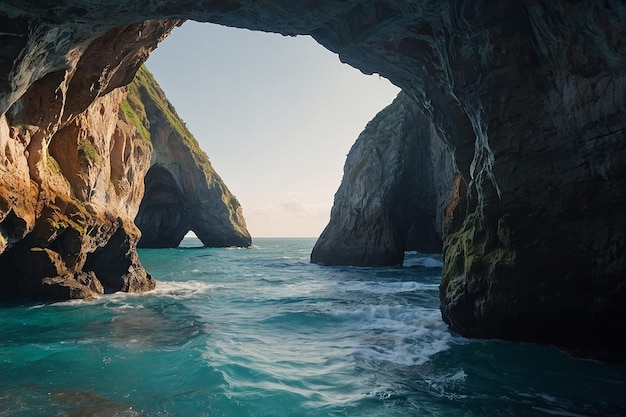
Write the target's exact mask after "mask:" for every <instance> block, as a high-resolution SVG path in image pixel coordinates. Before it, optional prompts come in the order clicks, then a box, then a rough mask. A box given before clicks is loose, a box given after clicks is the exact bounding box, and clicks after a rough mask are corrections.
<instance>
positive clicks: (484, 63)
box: [0, 0, 626, 358]
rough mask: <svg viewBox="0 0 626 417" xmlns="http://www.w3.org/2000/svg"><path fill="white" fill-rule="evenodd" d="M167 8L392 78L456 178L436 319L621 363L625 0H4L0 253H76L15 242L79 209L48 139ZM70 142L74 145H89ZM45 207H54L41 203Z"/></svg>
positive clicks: (133, 61) (152, 39)
mask: <svg viewBox="0 0 626 417" xmlns="http://www.w3.org/2000/svg"><path fill="white" fill-rule="evenodd" d="M168 18H175V19H185V18H189V19H195V20H199V21H209V22H214V23H221V24H226V25H231V26H239V27H247V28H249V29H260V30H267V31H275V32H279V33H283V34H286V35H295V34H304V33H306V34H311V35H312V36H313V37H314V38H315V39H316V40H318V42H320V43H321V44H322V45H324V46H325V47H327V48H328V49H330V50H332V51H335V52H337V53H339V55H340V57H341V59H342V60H343V61H344V62H348V63H350V64H351V65H353V66H355V67H357V68H359V69H361V70H362V71H364V72H366V73H373V72H378V73H380V74H381V75H383V76H385V77H386V78H388V79H390V80H391V81H392V82H394V83H395V84H396V85H398V86H400V87H401V88H402V89H403V90H404V91H405V92H406V94H408V95H409V96H410V97H412V98H413V99H414V100H415V101H416V102H417V103H419V105H420V106H421V107H422V110H423V112H424V114H425V115H426V116H427V118H428V119H429V120H430V121H431V122H432V124H433V126H434V127H435V129H436V131H437V133H438V135H439V136H440V137H441V138H442V140H443V141H444V142H446V143H447V144H448V145H449V146H450V147H451V148H452V149H453V152H454V159H455V163H456V167H457V168H458V171H459V173H460V177H459V180H458V181H457V182H456V183H455V190H454V195H455V198H454V200H453V204H452V205H451V206H450V207H449V208H448V210H447V213H448V216H447V219H446V221H445V224H446V231H445V236H444V252H445V268H444V276H443V280H442V284H441V307H442V314H443V317H444V319H445V320H446V321H447V322H448V323H449V324H450V326H451V327H452V328H453V329H454V330H456V331H457V332H459V333H461V334H463V335H468V336H475V337H503V338H509V339H520V340H529V341H540V342H546V343H553V344H557V345H559V346H565V347H570V348H579V349H589V350H590V351H591V352H593V353H594V354H596V355H599V354H600V353H599V349H605V350H606V351H607V352H613V353H616V354H617V355H619V356H620V357H621V358H624V354H623V352H624V351H626V350H625V348H626V336H624V334H623V332H619V331H615V329H621V328H622V327H623V324H624V322H625V321H626V281H625V279H624V277H625V276H626V264H625V256H624V253H625V252H626V247H625V245H626V244H625V243H624V242H626V210H624V208H625V207H626V184H625V183H624V182H625V181H626V175H625V174H626V140H625V139H626V137H625V136H626V117H625V116H624V114H625V110H626V97H625V93H624V92H625V91H626V38H625V37H624V36H623V28H624V27H625V24H626V6H625V5H624V4H623V3H622V2H615V1H612V2H611V1H609V2H570V1H565V0H555V1H550V2H548V1H544V0H523V1H516V2H497V1H493V0H478V1H471V2H470V1H452V0H450V1H439V0H437V1H434V0H390V1H385V2H380V1H375V0H369V1H362V0H358V1H357V0H346V1H341V2H337V1H331V0H319V1H315V2H311V1H308V0H290V1H287V0H284V1H281V0H277V1H272V2H258V1H255V0H225V1H206V2H189V1H169V2H162V1H156V0H154V1H153V0H142V1H135V2H131V1H123V0H122V1H118V2H116V3H115V4H111V5H108V6H107V7H102V6H101V3H99V2H92V1H89V0H66V1H58V2H55V3H54V6H53V7H51V6H50V2H44V1H32V2H29V3H28V5H25V4H24V2H19V1H15V0H4V1H0V23H1V25H2V31H1V33H0V37H1V38H2V39H0V41H1V45H2V47H1V48H0V114H2V115H3V116H2V118H1V119H0V138H1V139H0V140H1V141H2V143H1V145H2V146H0V152H2V154H1V155H0V158H1V159H0V160H1V161H2V164H0V166H2V168H1V169H2V170H3V171H2V183H1V184H0V193H1V194H2V196H3V197H2V203H1V204H0V213H2V214H1V217H0V218H1V224H2V226H1V234H2V247H3V248H4V249H3V250H4V251H5V252H6V251H11V250H18V248H21V249H19V250H22V251H24V253H28V254H29V256H33V257H43V258H45V259H48V261H46V262H45V263H43V264H41V265H48V266H47V267H46V268H50V269H51V270H56V268H61V267H60V266H58V265H60V263H59V262H61V261H62V262H63V265H65V267H67V265H73V264H72V262H74V261H73V260H72V259H75V258H76V252H74V251H73V249H72V248H73V247H76V246H72V245H77V246H80V245H83V244H87V243H85V242H83V241H82V240H79V241H76V240H72V239H69V238H68V240H70V241H71V242H74V243H73V244H71V245H68V246H64V249H67V250H65V251H56V250H54V253H56V254H57V255H58V256H57V255H51V254H50V253H49V252H46V250H48V251H50V250H53V249H50V245H48V246H45V245H43V246H35V245H32V244H30V243H20V242H24V240H25V239H24V238H25V237H26V236H27V235H30V234H32V232H33V231H34V228H35V224H36V223H38V222H37V220H38V219H41V218H43V217H42V216H45V215H47V216H48V217H50V218H51V219H52V220H54V219H59V218H60V214H65V213H67V214H66V217H68V219H70V220H71V219H73V218H78V219H80V218H82V217H81V215H82V216H84V217H87V216H86V215H85V214H84V213H82V212H80V213H81V214H77V213H78V211H80V210H78V211H77V210H75V209H74V205H71V204H68V205H67V206H66V205H65V203H63V202H59V203H55V205H52V204H51V203H50V202H51V201H54V199H53V198H52V197H51V196H54V198H56V197H57V196H59V195H61V193H57V192H54V193H50V192H46V191H45V190H51V189H52V188H51V187H52V186H53V185H50V183H54V187H64V186H67V187H70V186H72V187H76V185H75V184H77V181H78V180H75V181H70V185H67V184H65V183H64V182H63V181H61V180H60V179H59V178H58V176H54V175H44V174H42V172H44V171H45V170H46V169H48V168H47V166H44V164H43V163H42V162H41V161H43V160H44V159H47V158H44V156H46V157H47V153H46V152H45V149H47V146H46V145H47V144H48V143H49V140H50V139H52V137H53V136H54V134H55V133H56V132H57V131H59V130H60V129H63V128H64V127H66V126H69V125H71V124H72V123H75V122H77V121H79V120H83V118H84V117H88V115H87V116H86V115H85V111H87V110H88V109H91V110H92V112H94V111H95V110H97V107H92V106H97V102H98V100H99V98H100V97H102V96H104V95H105V94H106V93H108V92H110V91H112V90H113V88H115V87H118V86H119V85H122V84H124V83H126V82H129V81H130V77H131V76H132V74H134V72H135V70H136V69H137V68H138V67H139V65H138V64H139V63H140V62H141V61H142V60H143V59H144V58H145V54H147V52H148V51H149V49H150V48H152V47H153V46H154V44H155V43H156V42H157V41H158V39H159V38H160V37H161V36H163V35H164V34H165V33H166V32H167V30H168V29H169V27H171V25H172V24H176V23H177V22H175V21H174V22H173V21H150V20H151V19H168ZM147 21H149V22H148V23H135V22H147ZM42 108H45V109H46V111H45V112H43V111H38V110H37V109H42ZM95 113H97V111H95ZM94 116H95V114H94ZM85 122H86V120H85ZM81 143H82V144H83V145H84V144H85V143H84V141H83V142H78V143H77V144H76V145H75V147H76V148H77V149H83V153H84V154H85V155H89V149H88V147H87V148H85V147H84V146H83V147H81V146H79V145H80V144H81ZM27 147H28V148H29V149H28V152H26V148H27ZM104 151H105V152H106V150H104ZM27 155H28V156H27ZM29 164H30V165H29ZM26 166H29V169H28V170H26V169H25V167H26ZM62 168H63V167H62ZM83 177H84V179H83V181H86V182H89V181H88V179H87V177H86V176H84V175H83ZM55 179H58V181H57V182H58V184H57V183H55ZM44 184H45V185H44ZM64 184H65V185H64ZM90 186H91V184H90ZM86 190H87V189H86ZM78 191H80V189H79V190H78ZM88 191H89V192H91V189H88ZM74 193H77V191H74ZM96 194H97V193H96ZM77 195H78V194H77ZM88 195H89V194H88ZM94 198H99V197H94ZM72 201H73V200H72ZM90 201H91V200H90ZM96 201H97V200H96ZM57 204H58V205H57ZM52 206H53V207H56V208H57V209H58V210H55V209H51V210H50V211H51V213H50V214H49V215H48V214H44V213H48V212H45V211H44V209H45V208H46V207H52ZM94 207H95V208H94ZM92 210H93V212H94V214H90V215H89V216H94V217H95V216H100V217H101V218H102V219H111V220H110V222H109V223H107V221H104V222H103V223H107V224H109V225H110V228H109V229H107V231H106V232H104V231H103V230H102V231H100V230H101V229H97V228H96V226H95V223H93V226H94V228H95V230H96V232H95V233H96V234H97V235H98V236H106V235H107V233H111V232H110V230H111V229H115V230H119V229H120V226H119V223H120V222H119V221H117V220H113V219H117V218H118V217H115V216H111V217H106V216H105V214H111V215H112V214H114V213H115V214H117V213H118V212H120V213H122V212H123V209H122V208H119V209H118V208H115V210H113V209H109V208H107V209H104V208H101V206H99V205H95V204H92ZM55 213H59V214H55ZM86 213H90V212H87V211H86ZM71 216H74V217H71ZM90 218H91V217H90ZM120 218H122V219H123V217H122V216H120ZM48 224H61V223H60V222H56V223H55V222H54V221H50V222H48ZM64 224H70V223H69V222H65V223H64ZM89 224H90V225H92V223H89ZM98 224H101V223H98ZM70 225H71V224H70ZM130 228H132V225H131V227H129V228H128V230H130ZM68 229H72V228H71V227H69V228H67V229H64V230H68ZM38 230H39V229H38ZM51 230H57V229H55V228H52V229H51ZM72 233H74V234H77V235H79V236H91V235H89V234H85V235H82V234H80V233H76V232H72ZM72 233H70V234H69V236H71V234H72ZM92 233H94V232H92ZM100 233H101V234H100ZM120 233H121V232H120ZM42 234H44V233H42ZM53 235H54V233H52V234H50V236H51V237H52V236H53ZM54 236H56V235H54ZM125 236H128V237H129V239H130V240H131V241H132V238H131V237H130V236H132V233H126V235H125ZM54 239H56V238H54ZM123 240H124V239H120V241H123ZM107 242H108V240H107ZM59 244H60V243H59ZM131 244H132V242H131ZM97 245H100V246H98V247H99V248H102V247H103V245H105V244H104V243H103V241H99V243H98V244H97ZM34 248H40V249H37V250H34ZM31 249H32V250H31ZM120 251H123V250H122V249H120ZM63 252H64V253H65V254H63ZM120 253H121V252H120ZM67 254H71V256H70V257H67ZM62 256H65V257H66V258H62ZM77 261H78V262H82V260H81V259H77ZM30 264H31V265H32V264H33V263H30ZM14 268H18V269H16V270H19V271H20V272H19V273H20V274H25V276H26V275H27V274H30V272H28V271H27V270H26V269H27V268H26V266H24V265H22V266H14ZM19 268H22V269H19ZM61 269H62V268H61ZM71 270H72V271H75V270H76V269H75V268H74V269H71ZM3 271H4V270H3ZM68 271H69V269H68ZM58 272H61V271H58ZM57 275H58V276H61V275H62V274H60V273H59V274H57ZM80 279H82V280H83V281H86V282H87V281H89V275H88V273H86V274H85V275H83V276H82V277H81V278H80ZM3 280H6V279H5V278H4V277H3Z"/></svg>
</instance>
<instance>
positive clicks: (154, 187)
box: [135, 164, 191, 248]
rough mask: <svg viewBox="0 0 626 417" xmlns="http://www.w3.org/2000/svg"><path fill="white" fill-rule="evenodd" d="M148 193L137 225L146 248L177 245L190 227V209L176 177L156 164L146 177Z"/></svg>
mask: <svg viewBox="0 0 626 417" xmlns="http://www.w3.org/2000/svg"><path fill="white" fill-rule="evenodd" d="M144 183H145V192H144V196H143V199H142V200H141V204H140V206H139V213H138V214H137V217H136V218H135V224H136V225H137V227H139V230H141V239H140V240H139V243H138V244H137V246H138V247H142V248H175V247H177V246H178V245H179V244H180V242H181V241H182V240H183V238H184V237H185V234H186V233H187V232H188V231H189V230H190V227H191V225H190V222H189V211H190V210H189V208H188V207H186V204H185V199H184V196H183V192H182V190H181V189H180V187H179V186H178V184H176V180H175V179H174V176H173V175H172V174H171V173H170V172H169V171H168V170H167V169H166V168H165V167H163V166H162V165H159V164H155V165H153V166H152V167H151V168H150V169H149V170H148V173H147V174H146V177H145V178H144Z"/></svg>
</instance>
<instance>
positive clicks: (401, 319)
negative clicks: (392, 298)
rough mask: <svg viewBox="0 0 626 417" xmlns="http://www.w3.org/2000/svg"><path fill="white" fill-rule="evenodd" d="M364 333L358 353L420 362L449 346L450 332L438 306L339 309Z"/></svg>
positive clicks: (400, 361) (397, 361)
mask: <svg viewBox="0 0 626 417" xmlns="http://www.w3.org/2000/svg"><path fill="white" fill-rule="evenodd" d="M337 316H338V318H339V319H341V320H347V321H350V322H351V323H352V324H351V325H353V326H356V327H358V328H359V329H360V330H361V331H362V333H363V339H362V344H361V345H360V346H358V347H356V348H355V354H356V355H357V357H359V358H362V359H365V360H374V361H386V362H391V363H395V364H399V365H421V364H424V363H425V362H427V361H428V360H430V358H431V357H432V356H433V355H435V354H437V353H439V352H442V351H444V350H447V349H448V348H449V344H450V342H451V341H452V335H451V334H450V332H449V331H448V327H447V326H446V324H445V323H444V322H443V320H442V319H441V313H440V312H439V310H437V309H427V308H419V307H413V306H407V305H399V306H368V307H366V308H363V309H361V310H357V311H351V312H342V313H338V315H337Z"/></svg>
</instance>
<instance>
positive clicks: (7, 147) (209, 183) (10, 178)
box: [0, 21, 250, 299]
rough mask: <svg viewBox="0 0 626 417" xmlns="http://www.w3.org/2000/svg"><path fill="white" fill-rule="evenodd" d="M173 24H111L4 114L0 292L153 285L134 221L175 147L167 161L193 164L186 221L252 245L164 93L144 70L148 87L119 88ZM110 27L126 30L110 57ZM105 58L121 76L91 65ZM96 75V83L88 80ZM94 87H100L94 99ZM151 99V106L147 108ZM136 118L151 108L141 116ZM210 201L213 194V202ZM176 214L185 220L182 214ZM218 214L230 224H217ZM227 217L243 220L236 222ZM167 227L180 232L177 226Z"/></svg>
mask: <svg viewBox="0 0 626 417" xmlns="http://www.w3.org/2000/svg"><path fill="white" fill-rule="evenodd" d="M177 23H179V22H178V21H162V22H147V23H142V24H136V25H132V26H129V27H125V28H122V29H116V30H113V31H112V32H109V33H108V34H106V35H105V37H104V38H100V39H97V40H95V41H93V42H92V43H91V44H90V46H89V47H86V48H85V51H84V52H83V57H82V58H77V59H76V62H74V63H73V65H74V68H72V71H71V72H69V71H60V72H54V73H52V74H48V75H46V76H44V77H43V78H42V79H40V80H38V81H37V82H35V83H33V84H32V85H31V86H30V87H29V88H28V90H27V91H26V93H25V94H24V95H23V96H22V97H21V98H20V99H19V100H18V101H17V102H16V103H14V105H13V106H12V107H11V109H10V110H9V111H8V112H7V113H5V114H4V115H3V116H2V119H1V120H0V126H2V128H1V129H0V152H2V153H1V154H0V160H1V161H2V164H1V165H0V170H1V171H2V176H1V179H0V207H1V210H0V219H1V220H2V222H1V225H0V232H1V233H0V250H1V254H0V287H1V288H2V292H1V294H2V298H5V297H20V296H25V297H29V298H38V299H67V298H85V297H90V296H95V295H98V294H102V293H103V292H105V291H131V292H135V291H145V290H149V289H152V288H154V286H155V281H154V279H153V278H152V277H151V276H150V274H149V273H147V272H146V271H145V270H144V268H143V267H142V265H141V263H140V261H139V258H138V255H137V252H136V247H137V244H138V242H140V235H141V234H140V231H139V229H138V228H137V227H136V226H135V224H134V223H133V219H134V218H135V216H136V215H137V213H138V210H139V207H140V202H142V198H143V196H144V182H143V179H144V177H146V178H148V179H149V180H148V190H149V191H150V192H148V193H147V197H148V198H154V192H153V191H154V189H155V188H158V187H159V186H160V185H159V184H160V182H159V181H154V180H151V179H153V178H154V176H152V175H151V173H152V172H153V170H152V168H150V167H151V166H152V167H153V168H154V167H156V164H159V163H161V165H160V166H161V167H164V168H163V169H164V170H165V172H169V171H168V170H167V169H168V168H169V169H172V167H171V166H170V165H168V163H167V160H166V158H168V156H167V152H171V153H172V155H170V156H169V158H170V160H171V159H178V161H179V162H180V163H183V164H185V165H183V168H182V169H181V168H180V167H179V168H178V171H177V174H178V176H177V177H176V178H177V179H178V180H180V182H181V183H182V184H183V185H182V187H181V189H180V190H179V191H180V193H181V195H182V194H183V193H186V192H191V193H195V196H194V197H193V198H188V199H187V200H186V201H185V202H186V203H187V205H185V206H184V207H182V208H183V209H184V210H187V211H183V213H182V214H185V213H189V215H192V216H195V218H194V222H191V223H190V228H191V227H193V228H194V230H197V232H198V235H199V236H201V238H202V239H203V242H204V243H205V244H207V245H215V244H222V245H238V244H241V245H249V241H250V237H249V235H248V234H247V231H246V229H245V222H244V221H243V217H242V216H241V208H240V206H239V203H238V202H237V200H236V199H235V198H234V197H233V196H232V195H231V194H230V192H229V191H228V189H227V188H226V187H225V185H224V184H223V182H222V181H221V179H220V178H219V176H217V174H216V173H215V172H214V171H213V169H212V168H211V165H210V163H209V161H208V158H207V157H206V155H205V154H204V153H203V152H202V151H201V150H200V149H199V147H198V144H197V142H196V141H195V139H194V138H193V137H192V136H191V134H190V133H189V132H188V131H187V130H186V129H185V128H184V125H182V122H181V121H180V119H178V117H177V116H176V114H175V112H174V110H173V108H171V106H170V105H169V103H167V101H166V99H165V97H164V95H163V93H162V91H161V90H160V89H158V86H156V85H155V84H154V83H148V82H146V80H145V78H146V77H148V76H149V75H148V73H147V72H146V71H145V70H143V71H142V72H140V74H141V75H142V76H143V78H142V79H141V80H142V81H143V84H142V82H141V81H139V82H135V83H133V84H132V85H131V87H130V88H117V89H115V88H114V86H116V85H117V84H119V83H124V82H126V80H128V81H130V80H131V79H132V76H133V75H134V70H133V68H132V67H133V66H134V65H139V64H141V60H142V57H143V59H145V58H146V57H147V52H148V51H149V49H151V48H154V46H155V45H156V42H157V41H158V39H160V38H161V37H163V36H164V35H165V34H166V33H168V31H169V30H170V29H171V28H172V26H174V25H175V24H177ZM139 32H141V33H143V35H145V37H146V39H142V38H137V37H136V38H128V39H127V37H128V36H129V33H133V34H135V36H138V35H139V36H141V34H140V33H139ZM108 36H112V37H115V36H120V42H121V41H122V40H124V42H125V43H122V44H121V45H120V44H118V45H116V46H117V47H118V48H119V47H123V48H127V49H122V51H120V50H118V49H114V50H111V51H109V54H108V57H107V54H106V53H103V52H102V48H103V43H105V40H106V38H107V37H108ZM59 42H61V41H59ZM94 55H95V56H96V57H95V58H94ZM83 59H84V60H85V61H83ZM109 59H110V60H111V62H112V63H115V61H114V60H115V59H117V60H118V65H119V72H118V73H115V71H114V70H111V72H110V73H106V74H102V73H99V74H94V73H93V66H92V65H96V63H97V62H98V60H101V61H100V63H106V62H109V61H108V60H109ZM94 61H95V62H96V63H94ZM122 74H123V75H122ZM96 75H98V76H99V78H98V79H97V81H94V80H96ZM105 76H108V77H109V78H110V80H107V78H106V77H105ZM88 80H91V81H92V84H89V88H88V89H85V87H84V85H85V83H87V81H88ZM107 83H108V84H107ZM96 89H99V90H100V94H101V96H99V97H95V98H94V97H93V95H94V92H93V91H94V90H96ZM109 90H110V91H109ZM72 91H74V92H75V93H74V94H70V93H71V92H72ZM148 92H149V93H151V94H152V95H153V96H152V98H151V97H150V95H149V94H148ZM141 100H144V101H145V103H144V102H142V101H141ZM84 105H86V106H87V107H86V108H82V106H84ZM144 106H145V107H148V108H149V109H150V110H149V111H143V112H140V111H139V108H141V109H143V110H145V107H144ZM166 110H167V112H166ZM55 112H56V113H55ZM67 112H75V113H76V114H68V113H67ZM138 115H142V116H143V117H144V118H143V119H141V121H142V123H138V122H139V121H140V119H138ZM151 132H154V133H153V134H152V135H150V133H151ZM178 132H182V133H178ZM146 133H147V134H146ZM182 135H185V136H182ZM175 152H177V153H175ZM149 168H150V169H149ZM172 178H174V177H172ZM190 184H191V185H190ZM192 187H195V188H192ZM202 187H204V189H203V188H202ZM157 198H158V197H157ZM194 198H195V199H196V200H194ZM198 199H202V201H201V202H200V201H199V200H198ZM210 199H214V200H217V203H215V202H213V203H211V202H210V201H209V202H207V201H206V200H210ZM144 200H145V199H144ZM193 201H196V202H197V203H196V204H195V206H194V205H193ZM211 204H212V206H211ZM203 209H212V211H211V215H212V216H213V218H211V219H210V220H212V223H210V221H208V220H207V218H208V217H209V216H208V215H203V214H198V213H197V212H198V211H200V210H203ZM194 210H195V211H194ZM220 210H221V211H220ZM175 214H176V216H178V217H179V218H180V217H181V213H180V212H176V213H175ZM174 218H176V217H175V216H172V217H171V218H170V219H174ZM215 218H217V220H215ZM220 220H221V221H222V222H223V223H221V224H218V223H219V221H220ZM231 221H233V222H234V223H233V224H235V226H234V227H230V228H229V225H230V224H231V223H229V222H231ZM203 222H204V223H203ZM146 227H147V226H146ZM235 227H236V229H235ZM147 230H149V228H148V227H147ZM165 230H166V232H169V233H171V235H173V236H176V235H175V233H181V230H172V229H171V228H170V229H165ZM188 230H190V229H186V230H183V231H182V234H181V235H180V239H182V236H184V234H185V233H186V232H187V231H188ZM229 233H230V234H229ZM171 235H170V236H168V238H170V241H171ZM180 239H178V241H176V242H174V243H175V244H176V245H177V244H178V243H179V242H180Z"/></svg>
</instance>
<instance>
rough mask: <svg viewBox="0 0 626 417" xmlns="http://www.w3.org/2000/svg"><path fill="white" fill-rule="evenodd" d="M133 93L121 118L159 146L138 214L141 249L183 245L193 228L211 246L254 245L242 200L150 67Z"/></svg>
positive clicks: (133, 86)
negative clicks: (240, 200) (218, 168)
mask: <svg viewBox="0 0 626 417" xmlns="http://www.w3.org/2000/svg"><path fill="white" fill-rule="evenodd" d="M128 91H129V94H128V97H127V98H126V99H125V100H124V101H123V102H122V106H121V109H122V112H123V114H122V115H121V117H122V118H126V119H127V120H128V121H133V120H134V121H136V122H138V123H139V124H140V125H139V126H137V131H138V132H140V134H141V135H143V136H145V137H146V138H147V139H148V140H149V141H150V143H151V144H152V148H153V152H152V159H151V166H150V169H149V170H148V173H147V174H146V176H145V179H144V183H145V194H144V197H143V199H142V201H141V205H140V206H139V213H138V214H137V217H136V218H135V224H136V225H137V226H138V227H139V229H140V230H141V239H140V240H139V244H138V245H139V247H177V246H178V245H179V244H180V242H181V240H182V239H183V237H184V236H185V234H186V233H187V232H189V231H190V230H191V231H193V232H194V233H195V234H196V236H197V237H198V238H199V239H200V240H201V241H202V243H203V244H204V245H205V246H212V247H220V246H221V247H223V246H243V247H247V246H250V244H251V238H250V234H249V233H248V230H247V229H246V222H245V220H244V218H243V214H242V209H241V206H240V205H239V202H238V201H237V199H236V198H235V196H233V195H232V194H231V192H230V191H229V190H228V187H226V185H225V184H224V182H223V181H222V179H221V178H220V176H219V175H218V174H217V173H216V172H215V170H214V169H213V167H212V166H211V162H210V161H209V158H208V157H207V155H206V154H205V153H204V151H202V149H200V146H199V145H198V142H197V141H196V139H195V138H194V137H193V135H192V134H191V133H190V132H189V130H187V128H186V127H185V125H184V123H183V122H182V121H181V120H180V118H179V117H178V115H177V114H176V111H175V110H174V108H173V106H172V105H171V104H170V103H169V101H168V100H167V98H166V97H165V93H163V91H162V90H161V88H160V87H159V85H158V84H157V83H156V81H155V80H154V78H153V77H152V75H151V74H150V73H149V72H148V70H147V69H146V68H145V67H142V68H140V70H139V72H138V73H137V76H136V78H135V80H134V81H133V82H132V83H131V84H130V85H129V88H128Z"/></svg>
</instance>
